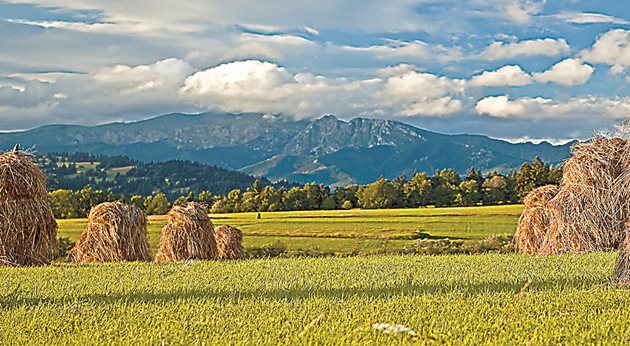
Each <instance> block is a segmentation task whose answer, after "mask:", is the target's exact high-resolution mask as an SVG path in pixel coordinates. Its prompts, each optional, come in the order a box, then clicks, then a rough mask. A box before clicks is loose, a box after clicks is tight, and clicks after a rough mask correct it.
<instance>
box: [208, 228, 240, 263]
mask: <svg viewBox="0 0 630 346" xmlns="http://www.w3.org/2000/svg"><path fill="white" fill-rule="evenodd" d="M215 234H216V237H217V248H218V249H219V259H223V260H240V259H245V249H243V232H241V230H240V229H238V228H234V227H232V226H228V225H223V226H219V227H217V228H216V229H215Z"/></svg>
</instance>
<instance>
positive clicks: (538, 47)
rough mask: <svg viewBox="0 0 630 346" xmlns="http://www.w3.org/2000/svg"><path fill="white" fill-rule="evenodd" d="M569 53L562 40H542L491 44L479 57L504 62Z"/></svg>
mask: <svg viewBox="0 0 630 346" xmlns="http://www.w3.org/2000/svg"><path fill="white" fill-rule="evenodd" d="M570 51H571V49H570V47H569V44H568V43H567V41H566V40H565V39H563V38H560V39H553V38H542V39H535V40H524V41H518V42H509V43H506V42H500V41H497V42H493V43H492V44H490V45H489V46H488V47H486V49H484V51H483V52H482V53H481V54H480V55H479V57H480V58H482V59H487V60H504V59H510V58H515V57H526V56H537V55H541V56H551V57H555V56H561V55H565V54H568V53H569V52H570Z"/></svg>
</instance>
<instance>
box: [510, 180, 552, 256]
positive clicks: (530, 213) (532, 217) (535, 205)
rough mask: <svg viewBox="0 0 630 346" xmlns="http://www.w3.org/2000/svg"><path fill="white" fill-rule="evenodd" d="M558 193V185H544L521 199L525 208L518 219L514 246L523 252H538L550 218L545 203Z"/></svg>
mask: <svg viewBox="0 0 630 346" xmlns="http://www.w3.org/2000/svg"><path fill="white" fill-rule="evenodd" d="M557 193H558V186H556V185H546V186H541V187H538V188H536V189H534V190H532V191H531V192H530V193H529V194H528V195H527V197H525V199H524V200H523V204H525V209H524V210H523V214H521V217H520V218H519V220H518V227H517V229H516V234H515V235H514V248H515V249H516V251H519V252H523V253H530V254H533V253H538V251H539V249H540V246H541V245H542V242H543V240H544V238H545V235H546V234H547V231H548V230H549V225H550V223H551V220H550V219H549V215H548V212H547V203H549V201H550V200H551V199H552V198H554V197H555V196H556V194H557Z"/></svg>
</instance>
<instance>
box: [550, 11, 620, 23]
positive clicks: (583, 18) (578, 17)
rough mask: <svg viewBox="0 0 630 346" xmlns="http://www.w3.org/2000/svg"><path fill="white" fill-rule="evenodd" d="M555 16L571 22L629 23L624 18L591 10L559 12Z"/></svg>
mask: <svg viewBox="0 0 630 346" xmlns="http://www.w3.org/2000/svg"><path fill="white" fill-rule="evenodd" d="M555 17H556V18H558V19H561V20H564V21H566V22H567V23H571V24H630V22H628V21H627V20H625V19H621V18H617V17H613V16H608V15H605V14H601V13H591V12H561V13H559V14H557V15H555Z"/></svg>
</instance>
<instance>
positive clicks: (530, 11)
mask: <svg viewBox="0 0 630 346" xmlns="http://www.w3.org/2000/svg"><path fill="white" fill-rule="evenodd" d="M545 2H546V0H542V1H540V0H539V1H533V0H516V1H511V2H509V3H508V4H507V5H505V7H504V11H505V13H506V14H507V15H508V17H509V18H510V19H511V20H513V21H514V22H517V23H519V24H525V23H527V22H529V20H530V19H531V16H533V15H536V14H538V13H540V12H541V11H542V8H543V6H544V4H545Z"/></svg>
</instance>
